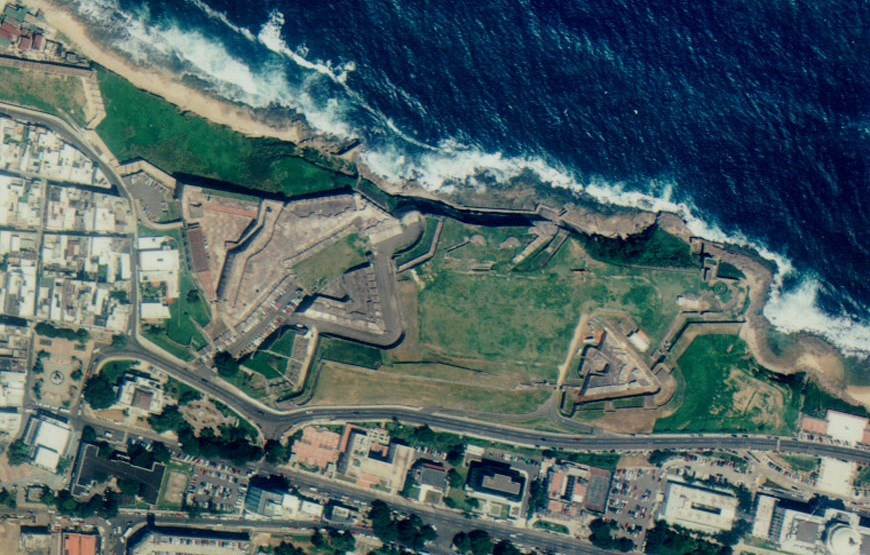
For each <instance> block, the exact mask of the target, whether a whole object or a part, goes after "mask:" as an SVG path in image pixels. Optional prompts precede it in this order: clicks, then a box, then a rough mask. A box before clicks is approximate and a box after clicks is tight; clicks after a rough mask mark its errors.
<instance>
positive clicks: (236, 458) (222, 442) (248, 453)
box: [148, 405, 274, 466]
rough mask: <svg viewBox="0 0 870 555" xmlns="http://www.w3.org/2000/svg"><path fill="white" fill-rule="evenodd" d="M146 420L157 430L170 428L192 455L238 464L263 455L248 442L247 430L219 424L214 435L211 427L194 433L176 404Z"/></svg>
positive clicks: (248, 431)
mask: <svg viewBox="0 0 870 555" xmlns="http://www.w3.org/2000/svg"><path fill="white" fill-rule="evenodd" d="M148 423H149V424H150V425H151V427H152V428H154V430H155V431H156V432H157V433H163V432H166V431H168V430H174V431H175V432H176V434H178V441H179V443H181V449H182V450H183V451H184V452H185V453H187V454H188V455H192V456H194V457H204V458H206V459H226V460H229V461H232V462H233V463H234V464H237V465H239V466H242V465H245V464H247V463H249V462H251V461H257V460H260V459H261V458H262V457H263V449H262V448H261V447H259V446H257V445H255V444H252V443H251V441H250V439H251V438H250V437H249V434H250V433H251V430H250V429H245V428H241V427H239V428H234V427H232V426H221V427H220V435H218V434H216V433H215V431H214V430H212V429H211V428H205V429H203V430H202V431H201V432H200V434H199V436H197V435H196V433H195V432H194V430H193V427H191V425H190V424H189V423H188V422H187V420H185V419H184V415H183V414H181V411H180V410H179V409H178V406H176V405H170V406H168V407H166V408H164V409H163V412H161V413H160V414H155V415H151V416H150V417H148ZM254 433H256V431H254ZM273 449H274V448H273Z"/></svg>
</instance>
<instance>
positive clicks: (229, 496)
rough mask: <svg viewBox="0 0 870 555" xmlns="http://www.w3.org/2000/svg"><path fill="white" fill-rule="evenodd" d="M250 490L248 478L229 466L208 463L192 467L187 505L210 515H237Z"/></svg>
mask: <svg viewBox="0 0 870 555" xmlns="http://www.w3.org/2000/svg"><path fill="white" fill-rule="evenodd" d="M247 489H248V476H247V475H246V474H243V473H242V472H240V471H238V470H236V469H234V468H231V467H229V466H226V465H222V464H218V463H206V464H201V465H196V466H194V467H193V474H192V476H191V478H190V482H189V483H188V485H187V495H186V497H187V503H188V504H189V505H196V506H198V507H200V508H202V509H206V510H208V511H210V512H219V513H238V512H240V511H241V509H242V504H243V503H244V498H245V492H246V491H247Z"/></svg>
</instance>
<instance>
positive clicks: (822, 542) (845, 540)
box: [752, 495, 870, 555]
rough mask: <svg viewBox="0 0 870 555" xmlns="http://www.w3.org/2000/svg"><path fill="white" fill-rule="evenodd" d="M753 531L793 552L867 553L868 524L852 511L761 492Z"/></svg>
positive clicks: (814, 554)
mask: <svg viewBox="0 0 870 555" xmlns="http://www.w3.org/2000/svg"><path fill="white" fill-rule="evenodd" d="M752 535H753V536H756V537H758V538H761V539H764V540H767V541H770V542H773V543H774V544H775V545H776V546H777V548H778V550H779V551H781V552H783V553H789V554H792V555H864V554H866V553H870V528H867V527H866V526H862V525H861V519H860V517H859V516H858V515H856V514H855V513H851V512H848V511H842V510H839V509H832V508H829V509H819V508H811V507H808V506H804V505H801V504H797V503H792V502H788V501H782V500H780V499H777V498H775V497H771V496H767V495H760V496H759V497H758V504H757V505H756V509H755V526H754V527H753V529H752Z"/></svg>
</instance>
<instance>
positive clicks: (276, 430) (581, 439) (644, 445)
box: [0, 103, 870, 462]
mask: <svg viewBox="0 0 870 555" xmlns="http://www.w3.org/2000/svg"><path fill="white" fill-rule="evenodd" d="M0 112H6V113H9V114H10V115H14V116H16V117H19V118H22V119H28V120H31V121H36V122H38V123H41V124H43V125H46V126H48V127H51V128H54V129H55V130H59V131H61V132H62V133H63V134H64V135H66V136H67V138H69V139H72V142H73V144H74V146H75V147H77V148H79V149H80V150H82V151H83V152H85V153H86V154H87V155H89V156H91V158H92V159H94V160H98V161H100V162H99V163H100V166H101V167H102V168H103V169H104V172H105V174H106V176H107V177H108V178H109V180H110V182H112V184H113V185H115V186H116V187H117V188H118V191H119V193H120V194H121V195H124V196H128V193H127V191H126V188H125V187H124V184H123V181H122V180H121V179H120V177H119V176H118V175H117V174H116V173H115V172H114V170H113V169H112V168H111V167H109V166H108V164H106V163H105V162H102V156H100V152H99V151H98V150H97V149H95V148H94V147H92V146H91V145H90V144H89V143H88V142H87V141H86V140H84V139H83V138H81V137H80V135H79V133H78V131H77V130H76V129H75V128H73V127H72V126H71V125H70V124H68V123H67V122H65V121H63V120H62V119H60V118H57V117H55V116H52V115H49V114H45V113H42V112H37V111H35V110H30V109H27V108H21V107H17V106H14V105H10V104H6V103H0ZM133 258H134V263H135V257H133ZM133 302H134V303H136V299H135V288H134V298H133ZM133 326H135V323H134V324H133ZM128 341H129V347H128V348H127V349H125V350H123V351H114V352H112V353H107V354H106V355H104V357H103V358H108V357H109V356H130V357H134V358H139V359H142V360H145V361H146V362H148V363H150V364H153V365H154V366H156V367H158V368H160V369H162V370H164V371H165V372H166V373H167V374H170V375H172V376H173V377H175V378H176V379H179V380H181V381H183V382H186V383H188V384H189V385H192V386H194V387H196V388H197V389H199V390H201V391H203V392H205V393H208V394H209V395H211V396H212V397H214V398H216V399H219V400H220V401H221V402H223V403H225V404H226V405H228V406H229V407H231V408H233V409H234V410H236V411H237V412H238V413H239V414H240V415H242V416H243V417H245V418H247V419H248V420H250V421H251V422H253V423H255V424H257V425H259V427H260V429H261V430H262V432H263V435H264V436H265V437H266V438H272V439H274V438H280V437H282V436H283V435H284V434H286V433H287V432H289V431H290V430H292V429H294V428H296V427H298V426H301V425H304V424H308V423H311V422H322V421H337V422H342V421H354V420H389V419H392V418H397V419H399V420H401V421H403V422H406V423H410V424H417V425H423V424H426V425H429V426H431V427H433V428H438V429H442V430H445V431H450V432H455V433H459V434H464V435H469V436H475V437H480V438H483V439H487V440H492V441H501V442H508V443H516V444H520V445H527V446H534V447H539V448H549V449H571V450H590V451H609V450H615V451H642V450H653V449H662V450H667V449H671V450H695V449H697V450H705V449H735V450H756V451H779V452H787V453H801V454H811V455H815V456H830V457H837V458H841V459H847V460H854V461H860V462H868V461H870V450H864V449H855V448H850V447H846V446H840V445H830V444H823V443H811V442H806V441H800V440H797V439H792V438H776V437H768V436H746V435H709V434H705V435H672V436H663V435H633V436H624V435H591V436H586V435H576V436H572V435H567V434H555V433H549V432H538V431H534V430H524V429H519V428H513V427H509V426H504V425H499V424H495V423H491V422H483V421H477V420H471V419H464V418H460V417H457V416H450V415H444V414H437V413H430V412H428V411H427V412H423V411H420V410H415V409H413V408H409V407H366V408H362V407H360V408H355V407H311V408H300V409H296V410H292V411H285V412H279V411H275V410H273V409H270V408H269V407H267V406H265V405H263V404H261V403H259V402H257V401H255V400H253V399H250V398H249V397H247V396H245V395H239V392H237V391H233V390H231V389H229V388H228V387H225V386H222V385H219V384H218V383H216V381H217V380H215V375H214V373H213V372H211V370H210V369H208V368H206V367H205V366H203V365H199V366H193V365H186V366H180V365H176V364H174V363H172V362H171V361H167V360H165V359H164V358H163V357H158V356H157V355H155V354H154V353H152V352H150V351H148V350H146V349H145V348H143V347H142V346H141V345H139V344H138V342H137V341H136V339H135V335H134V334H132V333H131V334H130V337H128ZM100 360H101V359H100V358H97V359H95V361H94V363H95V364H98V363H99V362H100ZM221 381H222V380H221Z"/></svg>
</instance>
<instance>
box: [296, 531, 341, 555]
mask: <svg viewBox="0 0 870 555" xmlns="http://www.w3.org/2000/svg"><path fill="white" fill-rule="evenodd" d="M311 545H313V546H314V547H315V548H316V549H317V551H318V552H319V553H325V554H327V555H342V554H343V553H347V552H349V551H353V550H354V549H356V538H354V537H353V534H351V533H350V532H347V531H339V530H336V529H334V528H330V529H328V530H327V532H326V534H324V533H323V532H321V531H320V530H315V531H314V535H313V536H311ZM303 553H304V552H303ZM293 555H296V554H293Z"/></svg>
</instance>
